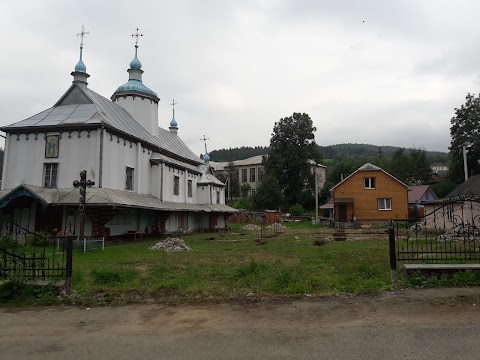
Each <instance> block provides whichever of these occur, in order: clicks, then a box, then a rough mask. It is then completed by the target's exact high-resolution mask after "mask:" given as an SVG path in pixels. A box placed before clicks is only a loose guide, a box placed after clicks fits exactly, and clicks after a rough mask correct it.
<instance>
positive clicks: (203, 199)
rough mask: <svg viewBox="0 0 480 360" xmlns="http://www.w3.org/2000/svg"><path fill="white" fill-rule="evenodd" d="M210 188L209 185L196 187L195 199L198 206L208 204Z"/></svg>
mask: <svg viewBox="0 0 480 360" xmlns="http://www.w3.org/2000/svg"><path fill="white" fill-rule="evenodd" d="M210 188H211V186H210V185H200V186H197V199H198V203H199V204H210V203H211V201H210V197H211V195H210V194H211V191H210Z"/></svg>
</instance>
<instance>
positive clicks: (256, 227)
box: [242, 224, 261, 230]
mask: <svg viewBox="0 0 480 360" xmlns="http://www.w3.org/2000/svg"><path fill="white" fill-rule="evenodd" d="M242 229H243V230H260V229H261V227H260V226H258V225H255V224H247V225H244V226H242Z"/></svg>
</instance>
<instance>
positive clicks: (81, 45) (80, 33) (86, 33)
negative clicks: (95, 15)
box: [77, 25, 90, 47]
mask: <svg viewBox="0 0 480 360" xmlns="http://www.w3.org/2000/svg"><path fill="white" fill-rule="evenodd" d="M88 34H90V31H85V25H82V31H80V32H79V33H78V34H77V36H80V39H81V40H80V47H83V37H84V36H85V35H88Z"/></svg>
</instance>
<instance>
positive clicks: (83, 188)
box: [73, 170, 95, 241]
mask: <svg viewBox="0 0 480 360" xmlns="http://www.w3.org/2000/svg"><path fill="white" fill-rule="evenodd" d="M93 185H95V181H91V180H87V170H82V171H80V180H74V181H73V186H74V187H75V188H76V189H79V190H80V198H79V205H78V210H79V211H80V236H79V238H80V240H81V241H83V238H84V237H85V196H86V193H87V187H92V186H93Z"/></svg>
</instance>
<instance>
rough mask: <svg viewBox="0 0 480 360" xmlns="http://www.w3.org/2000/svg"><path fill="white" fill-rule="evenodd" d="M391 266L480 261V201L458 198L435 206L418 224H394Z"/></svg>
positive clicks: (392, 225)
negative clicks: (398, 264)
mask: <svg viewBox="0 0 480 360" xmlns="http://www.w3.org/2000/svg"><path fill="white" fill-rule="evenodd" d="M389 239H390V267H391V270H392V271H394V270H395V271H396V268H397V263H398V262H403V263H417V264H444V263H449V264H468V263H479V262H480V202H479V199H477V198H471V199H470V198H468V199H467V198H457V199H450V200H448V201H445V202H441V203H438V204H436V205H434V206H432V209H431V211H428V212H427V211H425V215H424V216H423V217H420V218H418V221H395V222H392V224H391V228H390V232H389Z"/></svg>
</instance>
